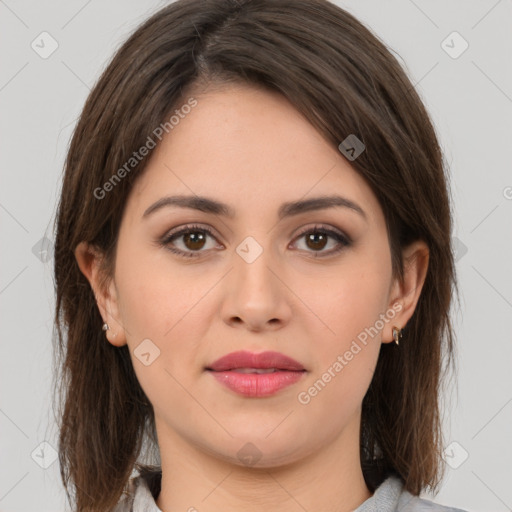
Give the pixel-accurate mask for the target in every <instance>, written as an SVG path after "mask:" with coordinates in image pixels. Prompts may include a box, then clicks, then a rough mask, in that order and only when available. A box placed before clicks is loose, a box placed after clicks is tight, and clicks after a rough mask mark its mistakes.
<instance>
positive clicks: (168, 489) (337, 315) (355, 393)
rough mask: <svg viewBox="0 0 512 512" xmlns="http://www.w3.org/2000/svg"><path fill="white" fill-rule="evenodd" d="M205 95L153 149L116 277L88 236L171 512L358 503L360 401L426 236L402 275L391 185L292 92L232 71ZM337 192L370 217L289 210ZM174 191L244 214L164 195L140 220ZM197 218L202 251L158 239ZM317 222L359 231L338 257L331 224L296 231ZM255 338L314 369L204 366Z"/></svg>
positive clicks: (413, 295)
mask: <svg viewBox="0 0 512 512" xmlns="http://www.w3.org/2000/svg"><path fill="white" fill-rule="evenodd" d="M195 97H196V99H197V100H198V104H197V106H196V107H195V108H194V109H193V110H192V111H191V113H190V114H189V115H187V116H186V117H185V118H184V119H182V120H181V121H180V122H179V124H178V125H176V126H175V127H174V129H173V130H172V131H171V132H170V133H169V134H168V135H166V136H165V137H164V139H163V140H162V142H161V144H159V145H158V146H157V148H156V149H155V150H153V153H152V157H151V160H150V162H149V165H148V167H147V169H146V170H145V173H144V174H143V175H142V176H141V177H140V179H138V180H137V181H136V182H135V185H134V187H133V189H132V191H131V194H130V196H129V198H128V202H127V205H126V209H125V213H124V216H123V219H122V223H121V228H120V236H119V241H118V248H117V256H116V262H115V275H114V276H113V279H112V280H111V281H110V284H109V285H108V286H107V287H106V288H105V289H101V288H100V286H99V260H100V258H101V254H99V253H98V252H97V251H95V250H94V248H92V247H90V246H89V245H88V244H86V243H82V244H80V245H79V246H78V247H77V249H76V251H75V255H76V259H77V262H78V264H79V266H80V269H81V270H82V272H83V273H84V275H86V276H87V278H88V279H89V281H90V283H91V286H92V287H93V289H94V292H95V294H96V297H97V301H98V307H99V309H100V311H101V314H102V316H103V319H104V321H105V322H107V323H108V324H109V325H110V327H111V329H110V330H109V331H107V333H106V334H107V339H108V341H109V342H110V343H112V344H113V345H115V346H122V345H124V344H128V346H129V349H130V353H131V356H132V362H133V366H134V369H135V372H136V375H137V378H138V380H139V382H140V384H141V386H142V388H143V389H144V391H145V393H146V394H147V396H148V398H149V399H150V401H151V403H152V405H153V407H154V411H155V419H156V428H157V435H158V441H159V447H160V453H161V461H162V474H163V476H162V491H161V493H160V495H159V496H158V499H157V505H158V506H159V507H160V508H161V509H162V510H163V511H167V512H170V511H178V510H193V509H191V507H195V508H196V509H197V510H200V511H201V512H209V511H218V510H223V511H226V512H230V511H235V510H236V511H239V510H244V511H260V510H261V509H262V507H265V506H266V507H267V508H268V509H269V510H279V511H280V512H292V511H293V512H297V511H302V510H304V509H306V510H322V511H326V512H329V511H333V512H334V511H336V512H341V511H348V510H353V509H354V508H356V507H357V506H359V505H360V504H361V503H363V502H364V501H365V500H367V499H368V498H369V497H370V496H371V492H370V491H369V489H368V488H367V486H366V484H365V481H364V478H363V474H362V470H361V466H360V457H359V428H360V420H361V403H362V400H363V397H364V395H365V393H366V391H367V389H368V386H369V385H370V382H371V379H372V376H373V373H374V370H375V366H376V363H377V359H378V355H379V350H380V347H381V343H390V342H392V341H393V334H392V327H393V325H396V326H398V327H404V326H405V325H406V324H407V322H408V320H409V319H410V317H411V316H412V314H413V312H414V309H415V307H416V304H417V300H418V298H419V295H420V293H421V287H422V285H423V282H424V279H425V274H426V270H427V266H428V248H427V246H426V245H425V244H424V243H423V242H421V241H418V242H416V243H414V244H412V245H411V246H409V247H407V248H406V249H405V250H404V258H405V259H406V263H407V264H406V267H405V279H404V281H403V282H401V283H399V282H398V281H396V280H394V279H393V278H392V273H391V254H390V248H389V241H388V238H387V231H386V227H385V219H384V215H383V212H382V210H381V208H380V205H379V203H378V201H377V198H376V197H375V195H374V194H373V192H372V191H371V189H370V187H369V186H368V185H367V184H366V182H365V181H364V180H363V178H361V177H360V176H359V174H357V173H356V172H355V170H354V169H353V168H352V167H351V166H350V163H349V161H348V160H346V159H345V157H344V156H343V155H341V153H340V152H339V151H338V149H337V148H336V147H333V146H332V144H329V143H328V142H326V141H325V140H324V139H322V137H321V136H320V135H319V133H318V132H317V131H316V130H315V129H314V127H312V126H311V125H310V124H309V123H308V122H307V121H306V120H305V119H304V118H303V117H302V116H301V115H300V114H299V113H298V112H297V111H296V110H295V109H294V107H293V106H292V105H291V104H290V103H288V101H287V100H286V99H285V98H284V97H282V96H281V95H279V94H277V93H273V92H268V91H263V90H261V89H258V88H255V87H252V86H247V85H233V84H231V85H229V86H224V87H221V88H218V89H213V90H206V91H204V92H203V93H202V94H199V95H197V96H195ZM111 193H115V192H111ZM333 193H338V194H340V195H343V196H344V197H347V198H349V199H351V200H352V201H354V202H356V203H357V204H358V205H360V206H361V208H363V209H364V211H365V212H366V215H367V219H366V220H365V219H364V218H363V217H362V216H361V215H359V214H358V213H357V212H354V211H353V210H351V209H348V208H340V207H331V208H327V209H323V210H318V211H312V212H307V213H305V212H302V213H300V214H299V215H296V216H293V217H290V218H285V219H282V220H280V221H278V218H277V210H278V208H279V206H280V205H281V203H283V202H285V201H295V200H299V199H308V198H311V197H316V196H321V195H331V194H333ZM175 194H184V195H191V194H196V195H201V196H208V197H210V198H214V199H217V200H219V201H222V202H225V203H227V204H228V205H230V206H231V207H232V208H233V209H234V210H235V212H236V214H235V217H234V218H233V219H229V218H223V217H221V216H217V215H214V214H211V213H204V212H200V211H196V210H192V209H184V208H179V207H168V208H163V209H161V210H159V211H156V212H154V213H153V214H152V215H149V216H148V217H147V218H144V219H143V218H142V215H143V213H144V211H145V210H146V209H147V208H148V207H149V206H150V205H152V204H153V203H154V202H155V201H157V200H159V199H160V198H162V197H164V196H166V195H175ZM191 223H194V224H200V225H201V226H207V227H210V228H211V229H212V230H213V232H214V237H215V238H212V237H210V236H209V235H207V234H206V235H205V236H206V237H207V238H206V240H205V241H204V242H203V244H202V245H201V244H200V243H199V244H198V243H197V242H195V245H194V243H191V242H188V244H187V240H186V238H185V237H183V235H182V236H181V237H179V238H177V239H175V240H174V246H175V247H176V248H178V249H181V250H183V251H188V252H193V251H194V250H195V251H196V253H197V252H198V251H202V252H200V253H199V256H198V257H196V258H193V257H192V258H186V257H180V256H178V255H176V254H173V253H172V252H170V251H169V250H167V249H166V248H165V247H163V246H162V245H159V244H158V240H160V239H161V238H162V237H163V236H164V235H165V234H166V233H168V232H169V231H170V230H171V229H173V228H177V227H180V226H184V225H186V224H191ZM319 224H321V225H324V226H326V227H328V228H331V229H334V230H339V231H341V232H342V233H344V234H346V235H348V236H349V237H350V238H351V239H352V244H351V245H349V246H345V247H343V246H342V250H341V251H340V252H338V253H333V252H332V251H333V250H334V249H336V248H337V247H339V243H338V242H337V241H336V240H335V239H333V238H331V237H329V238H328V240H327V242H326V244H325V245H324V246H322V244H321V243H318V242H317V243H316V245H315V244H314V243H311V242H310V243H308V237H307V236H304V235H302V236H300V237H298V235H300V234H301V233H302V231H303V230H306V228H311V229H312V228H313V227H315V225H319ZM192 231H193V230H192ZM248 236H251V237H253V238H254V239H255V240H256V241H257V243H258V244H259V246H261V248H262V250H263V252H262V253H261V255H260V256H259V257H258V258H256V259H255V261H253V262H251V263H248V262H247V261H246V260H244V259H243V258H242V257H240V256H239V254H238V253H237V252H236V249H237V247H238V246H239V245H240V244H241V242H242V241H243V240H244V239H245V238H246V237H248ZM324 243H325V242H324ZM169 245H172V244H171V243H169ZM329 253H330V255H329ZM315 255H317V256H319V257H315ZM322 255H324V256H323V257H322ZM393 304H394V305H395V308H396V307H397V306H398V307H399V309H400V311H399V312H396V311H395V310H393V311H395V315H394V318H393V319H392V320H390V321H388V322H386V323H385V325H384V328H383V329H382V331H380V332H379V333H378V334H377V335H375V336H374V337H369V339H368V343H367V344H366V345H362V344H361V343H360V344H359V345H361V347H362V350H360V351H359V352H358V353H357V355H355V356H354V357H353V359H352V360H351V361H350V362H349V363H348V364H347V365H346V366H345V367H344V368H343V370H342V371H341V372H339V373H337V374H336V377H334V378H332V379H331V381H330V382H329V383H328V384H327V385H326V386H325V387H324V388H323V389H322V390H321V391H320V392H318V394H317V395H316V396H314V397H313V398H311V401H310V402H309V403H308V404H302V403H300V402H299V401H298V399H297V395H298V393H299V392H301V391H305V390H306V391H307V390H308V388H309V387H311V386H312V385H313V383H314V382H315V381H317V380H318V379H319V378H321V376H322V374H324V373H325V372H326V371H327V369H328V368H329V367H332V365H333V363H334V362H335V361H336V360H337V358H338V356H339V355H343V354H344V353H345V352H346V351H347V350H348V349H349V348H350V346H351V343H352V342H353V340H356V338H357V335H358V334H359V333H361V332H362V331H364V329H365V328H368V327H370V326H373V325H375V322H376V320H378V319H379V315H380V314H382V313H384V314H386V312H388V311H389V310H392V307H393ZM98 328H100V326H98ZM148 338H149V339H150V340H151V341H152V343H154V345H155V346H157V347H158V349H159V350H160V355H159V356H158V357H157V358H156V359H154V361H153V362H152V363H151V364H149V365H148V366H146V365H144V364H143V363H141V361H140V360H139V359H138V358H137V357H135V355H134V350H135V349H136V348H137V347H138V346H139V344H140V343H141V341H142V340H144V339H148ZM406 342H407V341H406V340H404V343H406ZM241 349H246V350H250V351H254V352H262V351H264V350H276V351H278V352H281V353H284V354H286V355H288V356H290V357H292V358H294V359H296V360H297V361H299V362H301V363H302V364H303V365H304V367H305V368H306V370H307V373H306V374H305V375H304V376H303V378H302V380H301V381H300V382H299V383H296V384H294V385H292V386H289V387H287V388H285V389H283V390H281V391H279V392H278V393H277V394H275V395H273V396H270V397H265V398H247V397H243V396H240V395H238V394H235V393H234V392H232V391H231V390H229V389H228V388H226V387H224V386H222V385H221V384H220V383H218V382H217V380H216V379H214V378H213V377H212V376H211V374H209V373H208V372H206V371H205V370H204V368H205V366H206V365H208V364H210V363H212V362H213V361H215V360H216V359H218V358H219V357H221V356H223V355H225V354H228V353H230V352H232V351H235V350H241ZM152 350H153V349H152ZM151 357H152V356H151ZM390 378H393V376H392V375H390ZM249 442H250V443H252V444H253V445H254V447H256V448H251V449H252V450H253V452H254V454H256V455H255V459H258V460H257V461H256V462H254V463H252V464H251V463H245V462H243V461H242V460H240V459H239V457H238V456H237V453H238V451H239V450H240V449H241V448H242V447H243V446H244V445H246V443H249ZM246 449H247V448H246ZM258 457H259V458H258Z"/></svg>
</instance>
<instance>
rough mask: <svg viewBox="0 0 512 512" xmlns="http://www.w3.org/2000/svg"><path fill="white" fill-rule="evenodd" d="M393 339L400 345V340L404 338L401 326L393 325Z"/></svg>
mask: <svg viewBox="0 0 512 512" xmlns="http://www.w3.org/2000/svg"><path fill="white" fill-rule="evenodd" d="M393 339H394V340H395V343H396V344H397V345H398V342H399V340H401V339H402V329H400V327H395V326H393Z"/></svg>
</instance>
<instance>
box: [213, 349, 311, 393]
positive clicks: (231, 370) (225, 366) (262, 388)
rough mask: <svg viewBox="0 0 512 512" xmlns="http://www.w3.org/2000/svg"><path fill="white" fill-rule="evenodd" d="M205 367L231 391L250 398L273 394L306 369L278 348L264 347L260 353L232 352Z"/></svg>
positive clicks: (296, 378) (288, 384)
mask: <svg viewBox="0 0 512 512" xmlns="http://www.w3.org/2000/svg"><path fill="white" fill-rule="evenodd" d="M205 370H206V371H208V372H209V373H211V375H212V376H213V377H214V378H215V379H216V380H217V381H218V382H220V383H221V384H223V385H224V386H226V387H227V388H228V389H230V390H231V391H233V392H235V393H237V394H239V395H242V396H245V397H252V398H262V397H267V396H271V395H274V394H276V393H277V392H278V391H280V390H281V389H283V388H285V387H288V386H291V385H292V384H295V383H296V382H298V381H299V380H300V379H301V378H302V377H303V376H304V374H305V373H307V371H306V369H305V368H304V367H303V365H302V364H300V363H299V362H298V361H295V360H294V359H292V358H290V357H288V356H285V355H284V354H280V353H279V352H268V351H267V352H262V353H260V354H256V353H252V352H247V351H239V352H232V353H231V354H228V355H226V356H224V357H221V358H220V359H218V360H217V361H215V362H214V363H212V364H211V365H210V366H208V367H206V368H205Z"/></svg>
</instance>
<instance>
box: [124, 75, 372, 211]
mask: <svg viewBox="0 0 512 512" xmlns="http://www.w3.org/2000/svg"><path fill="white" fill-rule="evenodd" d="M193 98H194V99H195V100H196V101H197V104H196V105H195V106H194V107H193V108H192V109H188V108H187V109H183V111H182V110H180V106H179V105H177V106H176V110H178V111H180V113H181V115H180V116H179V120H178V118H176V119H175V121H178V122H177V123H176V124H175V125H174V126H173V128H172V129H170V130H169V133H165V132H164V135H163V138H162V141H161V142H159V143H158V145H157V147H156V148H155V149H154V150H153V153H152V155H151V159H150V161H149V163H148V165H147V167H146V169H145V171H144V173H143V175H142V176H141V177H140V178H139V179H138V180H136V182H135V184H134V188H133V190H132V193H131V194H130V197H129V201H128V202H129V204H128V208H127V210H131V211H133V210H136V211H137V213H138V214H139V216H140V215H142V213H143V212H144V210H145V209H146V208H147V207H148V206H149V204H150V203H152V202H154V201H157V200H158V199H160V198H161V197H163V196H165V195H168V194H169V195H170V194H186V195H194V194H195V195H202V196H208V197H215V198H218V199H220V200H221V201H222V202H225V203H228V204H230V205H233V208H234V209H235V212H240V215H243V214H245V213H247V214H250V213H252V214H254V213H256V212H257V211H261V209H262V208H265V209H275V210H276V211H277V209H278V208H279V206H280V205H281V204H282V203H283V202H286V201H296V200H298V199H307V198H308V196H315V197H316V196H319V195H332V194H339V195H343V196H344V197H347V198H349V199H351V200H353V201H355V202H358V203H359V204H361V205H364V206H363V208H364V209H365V211H367V212H368V214H369V216H370V217H372V216H375V215H378V214H379V210H380V207H379V204H378V201H377V198H376V197H375V196H374V194H373V192H372V190H371V189H370V187H369V186H368V185H367V183H366V182H365V180H364V179H363V178H362V177H361V176H360V175H359V174H358V173H357V172H356V171H355V170H354V169H353V168H352V167H351V166H350V164H349V162H348V161H347V160H346V159H345V157H344V156H343V155H341V154H340V152H339V151H338V149H337V148H336V147H334V146H333V145H332V144H330V143H329V142H327V141H326V140H325V139H323V138H322V136H321V135H320V134H319V133H318V132H317V130H316V129H315V128H314V127H313V126H312V125H311V124H310V123H309V122H308V121H307V120H306V119H305V118H304V117H303V116H302V115H301V114H300V113H299V112H298V111H297V110H296V109H295V108H294V106H293V105H292V104H291V103H289V102H288V101H287V100H286V98H285V97H284V96H282V95H281V94H279V93H277V92H271V91H267V90H263V89H260V88H256V87H250V86H245V85H232V84H230V85H229V86H226V87H223V88H220V89H219V88H216V89H215V90H212V91H206V92H204V93H202V94H199V95H195V96H193ZM189 99H190V98H188V97H185V99H184V100H183V104H186V103H187V101H188V100H189ZM184 112H188V113H186V114H185V113H184Z"/></svg>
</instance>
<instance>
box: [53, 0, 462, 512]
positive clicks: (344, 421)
mask: <svg viewBox="0 0 512 512" xmlns="http://www.w3.org/2000/svg"><path fill="white" fill-rule="evenodd" d="M65 167H66V168H65V176H64V182H63V188H62V195H61V202H60V205H59V212H58V217H57V235H56V246H55V278H56V288H57V308H56V319H55V320H56V325H57V328H58V337H59V344H58V349H59V354H60V357H61V360H62V375H61V376H60V379H59V382H60V383H61V388H60V391H61V395H62V397H63V399H62V402H63V410H62V422H61V426H60V446H59V457H60V463H61V475H62V479H63V482H64V484H65V486H66V489H67V491H68V496H69V498H70V501H72V502H73V506H74V510H77V511H80V512H81V511H85V510H95V511H98V512H99V511H102V512H103V511H108V510H116V511H118V512H119V511H133V512H138V511H142V510H154V511H158V510H161V511H164V512H167V511H169V512H170V511H174V510H189V511H193V510H199V511H218V510H224V511H229V510H235V509H236V510H244V511H252V510H254V511H256V510H261V509H262V508H264V507H267V508H268V507H272V508H273V509H274V508H277V507H279V510H280V511H285V512H286V511H292V510H300V509H302V510H322V511H333V512H334V511H337V512H339V511H348V510H354V509H356V510H357V511H359V512H362V511H369V510H379V511H388V510H389V511H391V510H393V511H394V510H421V509H422V507H425V506H428V505H429V504H430V505H431V506H432V507H433V508H432V510H443V511H448V510H455V509H449V508H447V507H443V506H441V505H434V504H432V503H427V502H426V500H422V499H420V498H419V497H418V495H419V494H420V492H421V491H422V490H424V489H425V488H427V487H429V488H430V489H433V490H434V489H435V488H436V487H437V486H438V484H439V482H440V480H441V477H442V465H441V463H442V459H441V454H442V451H443V440H442V431H441V422H440V407H439V403H438V400H439V390H440V384H441V378H442V377H443V372H442V370H443V366H442V365H443V363H444V362H452V363H453V352H454V342H453V332H452V326H451V324H450V318H449V308H450V304H451V299H452V287H454V286H455V285H456V281H455V272H454V261H453V254H452V250H451V241H450V240H451V238H450V233H451V222H452V221H451V210H450V198H449V191H448V184H447V176H446V173H445V169H444V163H443V157H442V154H441V151H440V147H439V145H438V142H437V138H436V134H435V130H434V128H433V126H432V123H431V121H430V119H429V116H428V114H427V112H426V110H425V108H424V106H423V104H422V102H421V100H420V98H419V97H418V95H417V93H416V92H415V90H414V88H413V86H412V85H411V83H410V81H409V80H408V78H407V77H406V75H405V73H404V72H403V70H402V69H401V67H400V66H399V65H398V63H397V61H396V60H395V58H394V57H393V56H392V55H391V54H390V52H389V51H388V50H387V49H386V48H385V46H384V45H383V43H381V42H380V41H379V40H378V39H377V38H376V37H375V36H374V35H373V34H372V33H371V32H370V31H369V30H368V29H366V28H365V27H364V26H363V25H362V24H361V23H360V22H358V21H357V20H356V19H354V17H353V16H351V15H350V14H348V13H347V12H345V11H344V10H342V9H340V8H339V7H337V6H335V5H333V4H331V3H329V2H326V1H323V0H299V1H297V0H293V1H292V0H277V1H271V0H254V1H235V0H232V1H228V0H212V1H210V0H208V1H205V0H180V1H177V2H175V3H172V4H170V5H169V6H167V7H165V8H163V9H162V10H160V11H159V12H157V13H156V14H155V15H153V16H152V17H151V18H150V19H149V20H147V21H146V22H145V23H144V24H143V25H142V26H141V27H140V28H138V29H137V30H136V32H135V33H134V34H133V35H132V36H131V37H130V38H129V39H128V40H127V41H126V43H125V44H124V45H123V46H122V47H121V48H120V49H119V51H118V52H117V53H116V55H115V56H114V58H113V60H112V61H111V63H110V64H109V65H108V67H107V68H106V70H105V71H104V73H103V75H102V76H101V77H100V79H99V81H98V83H97V85H96V86H95V88H94V89H93V90H92V92H91V94H90V96H89V98H88V100H87V102H86V104H85V107H84V110H83V112H82V115H81V117H80V120H79V122H78V124H77V127H76V129H75V132H74V135H73V138H72V141H71V145H70V148H69V153H68V157H67V160H66V166H65ZM64 331H65V332H64ZM134 470H135V471H134ZM71 494H73V497H72V496H71Z"/></svg>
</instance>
